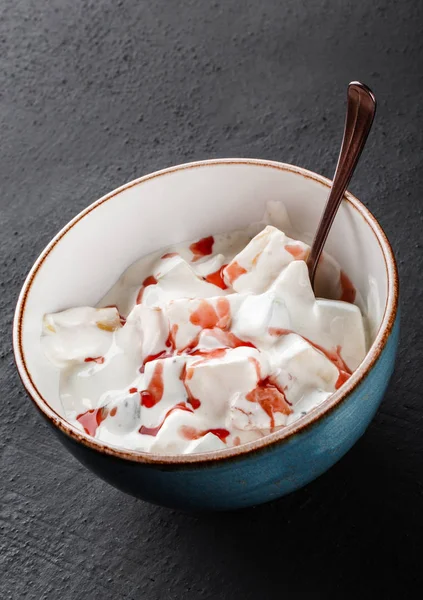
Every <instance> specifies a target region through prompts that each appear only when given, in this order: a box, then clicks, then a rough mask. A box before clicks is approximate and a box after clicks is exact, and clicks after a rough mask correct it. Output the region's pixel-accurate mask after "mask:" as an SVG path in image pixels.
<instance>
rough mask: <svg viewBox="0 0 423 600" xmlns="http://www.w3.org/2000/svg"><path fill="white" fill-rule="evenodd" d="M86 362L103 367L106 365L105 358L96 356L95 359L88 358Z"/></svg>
mask: <svg viewBox="0 0 423 600" xmlns="http://www.w3.org/2000/svg"><path fill="white" fill-rule="evenodd" d="M84 362H86V363H89V362H95V363H97V364H98V365H102V364H103V363H104V356H96V357H95V358H93V357H91V356H88V357H87V358H86V359H85V360H84Z"/></svg>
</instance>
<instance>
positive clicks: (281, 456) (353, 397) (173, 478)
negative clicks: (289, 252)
mask: <svg viewBox="0 0 423 600" xmlns="http://www.w3.org/2000/svg"><path fill="white" fill-rule="evenodd" d="M398 337H399V313H397V316H396V320H395V323H394V325H393V327H392V329H391V332H390V334H389V337H388V339H387V340H386V343H385V345H384V347H383V349H382V351H381V353H380V355H379V357H378V359H377V360H376V362H375V364H374V365H373V366H372V367H371V368H370V370H369V371H368V372H367V373H365V374H364V375H363V377H362V378H361V380H360V381H359V382H358V384H357V385H356V386H355V388H354V389H353V390H352V391H351V392H350V393H349V394H348V395H347V396H346V397H345V398H341V399H340V401H339V402H338V404H336V405H335V406H334V407H333V408H332V409H330V410H329V411H328V412H325V413H324V414H323V415H321V416H320V417H319V418H317V419H316V420H315V421H314V422H312V423H311V424H309V425H306V426H304V427H302V428H301V429H300V430H299V431H297V432H296V433H294V434H293V435H291V436H289V437H287V438H285V439H283V440H281V441H275V442H273V443H270V444H268V445H267V446H266V447H264V448H261V449H260V450H253V451H250V452H248V453H245V454H242V455H240V456H236V457H230V458H223V459H214V460H213V459H211V460H209V461H207V462H199V463H191V464H190V463H185V464H184V463H180V464H177V463H174V464H166V465H162V464H159V463H155V464H154V463H142V462H135V461H130V460H124V459H122V458H119V457H117V456H116V457H115V456H112V455H110V454H107V453H103V452H99V451H98V450H94V449H92V448H90V447H88V446H86V445H84V444H81V443H79V442H78V441H75V440H74V439H73V438H71V437H69V436H68V435H66V433H64V432H62V431H61V430H60V429H57V428H56V427H54V431H55V432H56V433H58V434H59V437H60V439H61V441H62V442H63V443H64V444H65V446H66V447H67V448H68V449H69V450H70V452H71V453H72V454H73V455H74V456H75V457H76V458H77V459H78V460H79V461H80V462H81V463H83V464H84V465H85V466H86V467H88V468H89V469H90V470H92V471H93V472H94V473H96V474H97V475H98V476H100V477H101V478H102V479H104V480H105V481H107V482H108V483H110V484H112V485H113V486H115V487H117V488H118V489H120V490H122V491H124V492H126V493H128V494H131V495H133V496H136V497H137V498H141V499H143V500H147V501H148V502H152V503H154V504H161V505H163V506H168V507H171V508H177V509H183V510H232V509H237V508H243V507H247V506H252V505H256V504H261V503H263V502H268V501H270V500H275V499H276V498H280V497H281V496H284V495H285V494H289V493H290V492H293V491H294V490H296V489H298V488H300V487H302V486H304V485H306V484H307V483H309V482H310V481H312V480H313V479H315V478H316V477H318V476H319V475H321V474H322V473H324V472H325V471H327V469H329V468H330V467H331V466H332V465H333V464H335V463H336V462H337V461H338V460H339V459H340V458H341V457H342V456H343V455H344V454H345V453H346V452H348V450H349V449H350V448H351V447H352V446H353V445H354V444H355V442H356V441H357V440H358V439H359V438H360V437H361V436H362V435H363V433H364V432H365V430H366V428H367V427H368V425H369V423H370V421H371V420H372V418H373V416H374V414H375V412H376V410H377V408H378V406H379V404H380V402H381V400H382V398H383V395H384V393H385V391H386V388H387V385H388V382H389V378H390V376H391V375H392V372H393V369H394V364H395V356H396V352H397V346H398ZM48 422H49V421H48Z"/></svg>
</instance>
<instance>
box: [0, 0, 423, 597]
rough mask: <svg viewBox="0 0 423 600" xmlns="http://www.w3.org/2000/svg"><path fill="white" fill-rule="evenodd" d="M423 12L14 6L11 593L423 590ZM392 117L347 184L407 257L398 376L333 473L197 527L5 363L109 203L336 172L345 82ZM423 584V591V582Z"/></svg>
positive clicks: (5, 489) (7, 117)
mask: <svg viewBox="0 0 423 600" xmlns="http://www.w3.org/2000/svg"><path fill="white" fill-rule="evenodd" d="M422 12H423V3H422V2H421V1H420V0H405V1H403V2H393V1H392V2H389V1H387V0H385V1H384V0H377V1H372V2H371V1H370V0H367V1H365V0H362V1H361V2H355V1H352V2H350V1H347V0H342V1H340V0H338V1H337V2H335V1H333V0H332V1H331V0H320V1H319V2H312V1H309V2H306V1H300V0H283V1H277V0H265V1H260V0H248V1H245V0H244V1H241V0H240V1H238V2H237V1H236V0H221V1H210V2H209V1H208V0H202V1H201V0H186V1H179V0H167V1H166V0H150V1H144V0H142V1H141V0H138V1H133V2H129V1H127V2H125V1H116V0H67V1H65V0H49V1H48V2H47V1H42V0H38V1H37V0H2V1H1V3H0V60H1V69H0V119H1V129H0V131H1V155H2V157H1V172H0V175H1V194H0V210H1V212H0V218H1V238H0V243H1V246H0V251H1V259H2V260H1V277H0V280H1V284H0V285H1V290H0V303H1V311H0V319H1V321H0V323H1V325H0V326H1V330H0V331H1V342H0V343H1V350H0V352H1V354H0V356H1V360H0V376H1V403H0V469H1V474H0V486H1V492H0V510H1V512H0V536H1V537H0V548H1V554H0V569H1V571H2V574H1V576H0V598H2V599H3V598H4V599H8V598H13V599H15V598H18V599H20V598H31V599H36V600H39V599H42V598H46V599H47V598H48V599H49V600H50V599H51V600H57V599H59V598H60V599H64V600H67V599H72V600H73V599H75V600H77V599H81V600H82V599H84V600H96V599H101V600H105V599H108V598H110V599H114V600H115V599H120V598H122V599H136V600H138V599H146V600H156V599H160V600H161V599H175V600H176V599H178V600H179V599H185V598H187V599H191V598H193V599H197V598H198V599H204V600H206V599H214V598H216V599H221V598H222V599H228V600H232V599H238V598H239V599H247V600H249V599H260V600H261V599H267V598H269V599H273V598H275V599H276V598H282V597H285V596H288V595H289V596H290V597H293V598H303V597H305V596H306V594H311V595H312V597H313V598H325V599H326V598H332V597H337V598H349V597H356V595H357V594H360V597H364V598H367V597H373V598H382V597H384V598H391V597H392V598H394V597H395V598H397V597H418V596H419V595H420V594H419V593H417V591H416V595H414V594H411V593H410V594H409V595H407V590H409V589H410V586H411V584H412V583H414V584H416V583H423V576H422V568H421V557H419V556H418V552H419V551H420V553H421V551H422V529H423V528H422V522H423V516H422V515H423V512H422V511H423V503H422V495H423V494H422V492H423V486H422V461H423V456H422V450H423V425H422V415H423V409H422V398H421V388H422V384H423V376H422V372H421V357H422V349H423V345H422V340H421V333H422V326H421V316H420V315H421V307H422V301H423V297H422V285H421V269H422V267H423V262H422V250H421V244H422V235H421V230H422V218H423V217H422V193H423V176H422V152H421V151H422V139H423V133H422V131H423V114H422V113H423V103H422V89H423V88H422V79H423V74H422V73H423V70H422V58H423V48H422V46H423V37H422ZM352 79H359V80H363V81H364V82H366V83H368V85H370V86H371V87H372V88H373V89H374V91H375V94H376V95H377V97H378V100H379V111H378V115H377V120H376V123H375V127H374V131H373V132H372V135H371V139H370V141H369V144H368V148H367V149H366V151H365V154H364V156H363V160H362V163H361V165H360V167H359V169H358V171H357V174H356V176H355V178H354V180H353V183H352V185H351V190H352V191H353V192H355V193H356V194H357V195H358V196H359V197H360V198H361V199H362V200H363V201H364V202H365V203H366V204H367V206H369V207H370V209H371V210H372V211H373V212H374V214H375V215H376V216H377V217H378V219H379V220H380V222H381V223H382V225H383V227H384V228H385V230H386V232H387V234H388V236H389V238H390V240H391V242H392V244H393V246H394V249H395V251H396V255H397V257H398V262H399V269H400V276H401V283H402V288H401V291H402V306H403V328H402V346H401V351H400V354H399V358H398V366H397V369H396V373H395V375H394V377H393V380H392V383H391V386H390V389H389V392H388V394H387V396H386V399H385V401H384V402H383V404H382V406H381V408H380V410H379V412H378V414H377V416H376V418H375V420H374V422H373V424H372V425H371V427H370V428H369V430H368V431H367V433H366V434H365V436H364V437H363V438H362V439H361V441H360V442H359V443H358V444H357V445H356V446H355V448H354V449H353V450H352V451H351V452H350V453H349V454H348V455H347V456H346V457H345V458H344V459H343V460H341V462H340V463H339V464H338V465H336V466H335V467H334V468H333V469H332V470H331V471H330V472H328V473H327V474H325V475H324V476H322V477H320V479H319V480H317V481H316V482H314V483H313V484H311V485H309V486H307V487H306V488H305V489H303V490H301V491H299V492H297V493H295V494H293V495H291V496H289V497H287V498H285V499H283V500H281V501H278V502H275V503H273V504H271V505H267V506H261V507H258V508H255V509H250V510H245V511H242V512H239V513H234V514H211V515H207V516H195V515H185V514H179V513H176V512H171V511H169V510H165V509H161V508H158V507H154V506H149V505H147V504H144V503H142V502H139V501H136V500H134V499H133V498H130V497H128V496H125V495H123V494H121V493H120V492H118V491H116V490H114V489H112V488H111V487H109V486H108V485H106V484H105V483H102V482H101V481H100V480H98V479H96V478H95V477H94V476H92V475H91V474H90V473H89V472H87V471H86V470H85V469H84V468H83V467H81V466H80V465H79V464H78V463H77V462H76V461H75V460H74V459H73V458H71V456H70V455H69V454H67V452H66V451H65V450H64V449H63V448H62V447H61V446H60V445H59V442H58V441H57V440H56V439H55V438H54V437H53V436H52V434H51V433H50V431H49V430H47V427H46V426H45V425H44V424H43V423H42V422H41V419H40V418H39V417H38V416H37V414H36V412H35V410H34V408H33V407H32V406H31V403H30V402H29V400H28V399H27V398H26V397H25V395H24V393H23V391H22V388H21V385H20V383H19V381H18V377H17V375H16V373H15V369H14V363H13V358H12V354H11V321H12V316H13V310H14V304H15V302H16V299H17V294H18V292H19V289H20V287H21V285H22V283H23V280H24V276H25V275H26V273H27V271H28V270H29V268H30V266H31V264H32V263H33V261H34V260H35V258H36V257H37V255H38V254H39V252H40V251H41V250H42V249H43V247H44V246H45V244H46V243H47V242H48V241H49V239H50V238H51V237H52V236H53V235H54V234H55V233H56V232H57V231H58V229H59V228H61V227H62V226H63V225H64V224H65V223H66V222H67V221H68V220H69V219H70V218H71V217H73V216H74V215H75V214H76V213H77V212H79V211H80V210H81V209H82V208H84V207H85V206H86V205H87V204H89V203H91V202H92V201H94V200H95V199H97V198H98V197H99V196H101V195H103V194H104V193H106V192H107V191H109V190H111V189H113V188H114V187H116V186H118V185H121V184H123V183H125V182H127V181H128V180H130V179H133V178H134V177H138V176H140V175H143V174H145V173H148V172H151V171H154V170H156V169H160V168H162V167H166V166H168V165H173V164H178V163H181V162H185V161H189V160H192V159H202V158H208V157H222V156H249V157H262V158H271V159H276V160H282V161H285V162H292V163H294V164H298V165H301V166H304V167H307V168H309V169H312V170H315V171H317V172H318V173H322V174H324V175H327V176H331V175H332V173H333V169H334V165H335V162H336V157H337V152H338V146H339V143H340V137H341V134H342V127H343V119H344V110H345V91H346V85H347V83H348V82H349V81H350V80H352ZM420 591H421V590H420Z"/></svg>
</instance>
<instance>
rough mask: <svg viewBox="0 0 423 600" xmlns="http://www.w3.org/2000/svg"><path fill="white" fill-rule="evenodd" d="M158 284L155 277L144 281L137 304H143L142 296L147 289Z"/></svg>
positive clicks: (149, 277) (151, 276)
mask: <svg viewBox="0 0 423 600" xmlns="http://www.w3.org/2000/svg"><path fill="white" fill-rule="evenodd" d="M156 283H157V279H156V278H155V277H153V275H149V276H148V277H146V278H145V279H144V281H143V282H142V286H141V287H140V291H139V292H138V296H137V299H136V301H135V303H136V304H141V302H142V296H143V294H144V290H145V288H146V287H148V286H149V285H156Z"/></svg>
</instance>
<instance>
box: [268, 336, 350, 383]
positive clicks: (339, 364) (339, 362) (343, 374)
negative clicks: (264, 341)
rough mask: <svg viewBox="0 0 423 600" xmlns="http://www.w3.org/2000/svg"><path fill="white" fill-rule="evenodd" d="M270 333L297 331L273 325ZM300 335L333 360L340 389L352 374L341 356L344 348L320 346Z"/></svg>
mask: <svg viewBox="0 0 423 600" xmlns="http://www.w3.org/2000/svg"><path fill="white" fill-rule="evenodd" d="M269 333H270V335H278V336H280V335H289V334H290V333H294V334H295V331H291V330H290V329H277V328H276V327H271V328H270V329H269ZM296 335H300V334H299V333H296ZM300 337H302V338H303V340H305V341H306V342H308V343H309V344H310V345H311V346H313V348H315V349H316V350H318V351H319V352H321V353H322V354H324V355H325V356H326V358H328V359H329V360H330V361H331V363H332V364H334V365H335V367H336V368H337V369H338V373H339V376H338V379H337V381H336V383H335V389H336V390H338V389H339V388H340V387H341V385H343V384H344V383H345V382H346V381H348V379H349V378H350V377H351V375H352V371H351V369H350V368H349V367H348V366H347V364H346V363H345V361H344V359H343V358H342V356H341V350H342V348H341V346H336V348H335V349H334V350H326V348H323V346H320V345H319V344H315V343H314V342H312V341H311V340H309V339H308V338H306V337H304V336H303V335H300Z"/></svg>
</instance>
